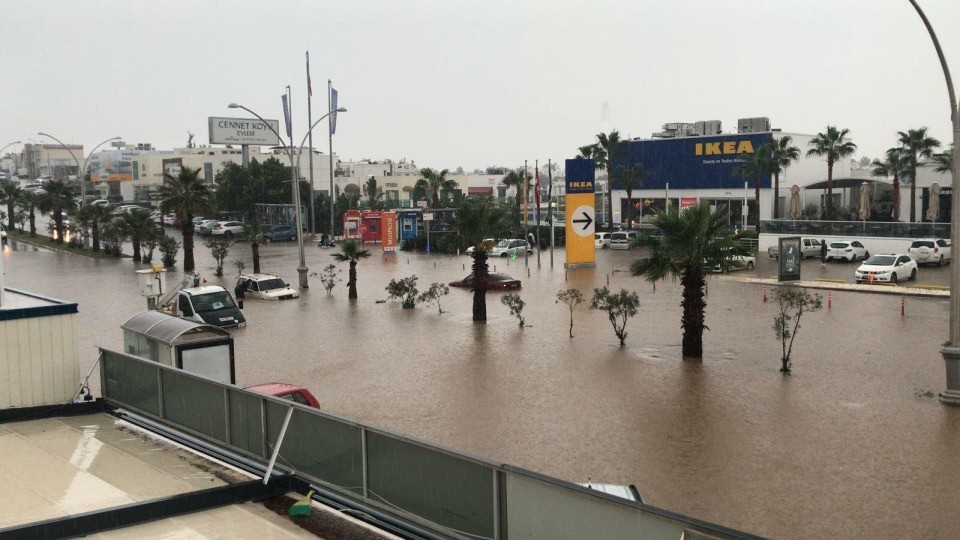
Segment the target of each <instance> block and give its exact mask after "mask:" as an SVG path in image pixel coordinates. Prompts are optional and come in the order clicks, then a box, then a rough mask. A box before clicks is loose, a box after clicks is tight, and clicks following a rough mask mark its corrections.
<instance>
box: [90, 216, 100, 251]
mask: <svg viewBox="0 0 960 540" xmlns="http://www.w3.org/2000/svg"><path fill="white" fill-rule="evenodd" d="M90 229H91V232H92V233H93V251H94V253H97V252H99V251H100V222H99V221H94V222H93V224H92V225H91V226H90Z"/></svg>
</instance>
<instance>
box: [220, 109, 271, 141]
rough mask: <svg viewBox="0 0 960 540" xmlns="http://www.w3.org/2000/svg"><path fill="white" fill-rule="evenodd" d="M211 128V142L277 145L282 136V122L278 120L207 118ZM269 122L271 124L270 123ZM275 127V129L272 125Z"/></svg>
mask: <svg viewBox="0 0 960 540" xmlns="http://www.w3.org/2000/svg"><path fill="white" fill-rule="evenodd" d="M207 123H208V126H209V128H210V144H249V145H253V146H277V145H279V144H280V138H279V137H278V136H277V133H278V132H279V131H280V122H279V121H277V120H267V121H266V122H263V121H261V120H258V119H257V120H254V119H250V118H219V117H216V116H211V117H209V118H207ZM268 124H269V125H268ZM271 126H272V127H273V130H271V129H270V127H271Z"/></svg>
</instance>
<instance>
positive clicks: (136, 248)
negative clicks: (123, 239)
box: [130, 236, 143, 262]
mask: <svg viewBox="0 0 960 540" xmlns="http://www.w3.org/2000/svg"><path fill="white" fill-rule="evenodd" d="M130 243H131V244H133V262H140V261H142V260H143V257H142V256H141V255H140V239H139V238H137V237H135V236H134V237H131V238H130Z"/></svg>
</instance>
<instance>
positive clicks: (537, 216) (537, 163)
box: [533, 159, 540, 268]
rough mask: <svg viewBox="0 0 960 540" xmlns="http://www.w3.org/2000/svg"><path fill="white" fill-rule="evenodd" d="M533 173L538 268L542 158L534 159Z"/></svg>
mask: <svg viewBox="0 0 960 540" xmlns="http://www.w3.org/2000/svg"><path fill="white" fill-rule="evenodd" d="M533 174H534V175H536V181H535V182H534V183H533V204H534V209H533V215H534V218H533V221H534V223H535V224H536V227H537V268H540V160H539V159H535V160H533Z"/></svg>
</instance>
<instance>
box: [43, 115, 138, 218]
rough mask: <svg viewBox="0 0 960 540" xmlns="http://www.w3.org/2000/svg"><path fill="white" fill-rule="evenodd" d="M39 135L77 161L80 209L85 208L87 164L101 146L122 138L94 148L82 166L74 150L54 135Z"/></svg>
mask: <svg viewBox="0 0 960 540" xmlns="http://www.w3.org/2000/svg"><path fill="white" fill-rule="evenodd" d="M37 135H40V136H41V137H50V138H51V139H53V140H55V141H57V143H59V144H60V146H62V147H63V148H64V150H66V151H67V152H70V157H72V158H73V161H75V162H76V164H77V178H78V179H79V180H80V208H83V207H84V205H85V204H87V183H86V182H84V181H83V177H84V175H85V174H86V170H87V164H88V163H90V158H91V157H92V156H93V153H94V152H96V151H97V148H100V147H101V146H103V145H105V144H107V143H108V142H110V141H119V140H121V139H122V137H120V136H119V135H118V136H116V137H110V138H109V139H107V140H105V141H103V142H101V143H99V144H97V145H96V146H94V147H93V150H90V153H89V154H87V156H86V157H85V158H83V166H81V165H80V160H78V159H77V156H76V155H75V154H74V153H73V150H70V147H69V146H67V145H65V144H63V141H61V140H60V139H58V138H56V137H54V136H53V135H50V134H49V133H44V132H42V131H41V132H40V133H37Z"/></svg>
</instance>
